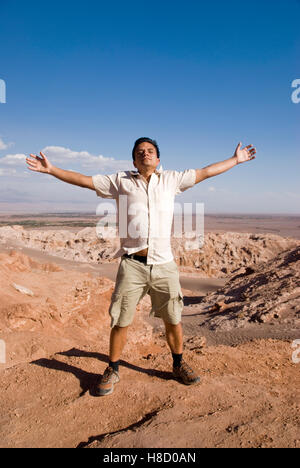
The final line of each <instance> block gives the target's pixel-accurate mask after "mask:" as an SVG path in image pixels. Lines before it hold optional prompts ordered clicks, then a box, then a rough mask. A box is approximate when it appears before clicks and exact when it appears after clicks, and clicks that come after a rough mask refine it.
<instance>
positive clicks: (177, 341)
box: [164, 321, 183, 354]
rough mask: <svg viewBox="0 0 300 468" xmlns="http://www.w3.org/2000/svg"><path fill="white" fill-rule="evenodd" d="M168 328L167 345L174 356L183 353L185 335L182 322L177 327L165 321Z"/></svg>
mask: <svg viewBox="0 0 300 468" xmlns="http://www.w3.org/2000/svg"><path fill="white" fill-rule="evenodd" d="M164 323H165V327H166V337H167V343H168V345H169V347H170V349H171V352H172V353H173V354H182V353H183V333H182V325H181V322H180V323H178V324H177V325H172V324H171V323H168V322H166V321H164Z"/></svg>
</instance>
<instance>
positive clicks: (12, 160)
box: [0, 154, 26, 166]
mask: <svg viewBox="0 0 300 468" xmlns="http://www.w3.org/2000/svg"><path fill="white" fill-rule="evenodd" d="M25 159H26V156H25V154H7V155H6V156H4V157H3V158H0V164H5V165H9V166H16V165H20V164H21V163H24V162H25Z"/></svg>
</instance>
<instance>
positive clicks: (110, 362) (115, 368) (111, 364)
mask: <svg viewBox="0 0 300 468" xmlns="http://www.w3.org/2000/svg"><path fill="white" fill-rule="evenodd" d="M119 363H120V361H115V362H113V361H109V364H108V365H109V367H112V368H113V370H115V371H117V372H119Z"/></svg>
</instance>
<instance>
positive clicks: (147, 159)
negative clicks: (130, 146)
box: [133, 142, 160, 170]
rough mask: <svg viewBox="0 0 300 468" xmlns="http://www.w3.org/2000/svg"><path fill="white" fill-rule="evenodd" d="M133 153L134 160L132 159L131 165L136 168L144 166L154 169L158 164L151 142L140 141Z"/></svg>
mask: <svg viewBox="0 0 300 468" xmlns="http://www.w3.org/2000/svg"><path fill="white" fill-rule="evenodd" d="M134 155H135V160H134V161H133V165H134V167H136V168H137V169H138V170H143V169H146V168H147V169H154V170H155V169H156V168H157V166H158V165H159V162H160V160H159V159H158V157H157V151H156V148H155V146H153V145H152V144H151V143H147V142H143V143H140V144H139V145H138V146H137V147H136V149H135V152H134Z"/></svg>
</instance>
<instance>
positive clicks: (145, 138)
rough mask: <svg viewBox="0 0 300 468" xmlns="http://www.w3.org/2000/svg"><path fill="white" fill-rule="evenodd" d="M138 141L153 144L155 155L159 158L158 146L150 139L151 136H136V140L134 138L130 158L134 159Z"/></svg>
mask: <svg viewBox="0 0 300 468" xmlns="http://www.w3.org/2000/svg"><path fill="white" fill-rule="evenodd" d="M140 143H151V145H153V146H155V148H156V151H157V157H158V159H160V151H159V147H158V144H157V143H156V141H155V140H152V138H147V137H141V138H138V140H136V142H135V143H134V147H133V150H132V159H133V160H135V155H134V152H135V150H136V148H137V146H139V144H140Z"/></svg>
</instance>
